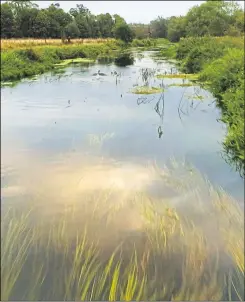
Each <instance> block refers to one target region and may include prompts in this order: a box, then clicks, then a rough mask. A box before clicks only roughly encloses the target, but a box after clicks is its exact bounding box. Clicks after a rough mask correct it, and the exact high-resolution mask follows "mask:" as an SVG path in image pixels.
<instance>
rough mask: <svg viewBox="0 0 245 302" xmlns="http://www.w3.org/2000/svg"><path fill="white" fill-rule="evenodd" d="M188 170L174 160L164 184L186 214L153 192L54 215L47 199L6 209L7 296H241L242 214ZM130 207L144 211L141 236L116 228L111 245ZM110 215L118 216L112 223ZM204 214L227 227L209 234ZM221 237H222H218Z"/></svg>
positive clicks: (100, 197) (101, 198)
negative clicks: (44, 210)
mask: <svg viewBox="0 0 245 302" xmlns="http://www.w3.org/2000/svg"><path fill="white" fill-rule="evenodd" d="M156 169H158V168H157V167H156ZM184 169H186V170H185V171H187V170H188V169H187V167H184ZM174 170H175V171H174ZM181 171H182V166H181V165H177V164H176V162H173V163H172V167H171V168H170V169H168V168H167V167H166V168H165V169H164V171H162V170H159V169H158V172H159V176H160V177H161V178H162V181H163V184H164V185H166V184H167V185H168V186H169V188H172V189H174V191H175V193H178V194H179V196H182V199H183V200H182V201H185V210H184V211H183V208H182V210H181V207H178V206H176V207H174V206H173V205H172V206H171V200H168V199H164V200H162V199H156V198H152V197H151V196H149V195H147V194H145V193H138V194H136V195H131V196H129V198H128V199H127V200H125V201H124V203H123V204H121V206H120V207H117V208H116V206H117V200H115V198H114V197H113V196H112V199H113V202H112V203H110V202H109V200H108V196H109V195H108V194H107V193H106V194H105V192H97V193H95V194H93V195H92V196H91V198H88V196H85V195H84V196H83V199H82V200H83V204H82V206H81V207H80V208H79V207H78V204H73V205H72V208H71V207H68V205H67V206H65V207H66V208H65V211H64V212H62V213H60V214H59V217H58V218H56V219H49V220H48V221H47V220H44V217H43V216H42V214H41V212H40V205H41V204H40V205H38V204H33V208H32V210H31V211H28V210H23V208H20V209H19V210H18V209H17V208H15V209H14V208H9V210H8V211H7V212H6V210H5V211H3V213H2V215H3V216H2V244H1V249H2V250H1V252H2V257H1V265H2V266H1V267H2V270H1V282H2V284H1V285H2V287H1V298H2V300H5V301H7V300H22V299H23V300H38V299H43V300H60V299H61V300H78V301H84V300H86V301H95V300H100V301H104V300H109V301H115V300H117V301H121V300H123V301H132V300H136V301H151V300H167V301H169V300H185V301H188V300H194V301H199V300H222V301H224V300H227V297H228V296H230V298H231V300H239V299H240V300H241V301H242V300H243V296H244V283H242V280H243V279H242V278H244V257H243V255H244V237H243V236H242V233H243V226H244V219H243V218H244V214H243V212H242V210H241V209H240V208H239V206H238V205H237V204H236V202H235V201H233V200H232V199H231V198H230V197H229V196H228V195H226V194H225V193H224V192H222V191H217V190H214V188H212V187H211V186H210V184H209V183H208V182H207V181H206V180H205V179H204V178H202V176H201V175H200V174H199V173H198V172H197V171H195V169H193V168H192V169H191V171H192V173H188V172H187V173H185V174H183V173H180V172H181ZM173 172H175V173H176V172H177V173H176V177H175V178H174V177H173V175H174V173H173ZM182 172H183V171H182ZM197 185H198V188H202V189H203V188H205V194H204V196H205V198H206V199H205V200H203V204H202V203H200V200H199V199H198V198H199V197H200V191H194V190H193V188H194V186H195V187H196V186H197ZM187 193H188V194H192V195H193V198H192V200H191V201H190V200H189V201H188V199H186V198H185V196H186V194H187ZM195 198H196V202H195V203H193V201H195ZM49 206H50V204H49ZM124 208H125V209H128V211H131V210H134V211H135V215H134V219H138V217H141V221H142V227H141V228H140V230H139V233H138V236H139V237H137V236H135V237H132V236H131V235H130V233H129V236H122V237H119V238H116V236H113V235H112V237H111V238H110V239H111V240H110V241H108V242H109V245H108V244H107V241H105V242H104V240H105V238H106V237H105V235H106V234H108V232H113V230H114V229H115V228H116V227H117V225H118V219H119V217H120V213H121V211H123V209H124ZM104 214H106V215H109V216H110V219H109V220H107V223H105V216H104ZM118 215H119V216H118ZM109 216H108V217H109ZM53 218H54V217H53ZM205 221H208V223H207V224H206V226H207V225H210V224H211V225H212V224H213V223H215V224H217V223H218V224H219V225H220V228H219V229H216V228H214V229H212V234H211V237H209V236H208V233H206V231H205V226H203V227H202V222H205ZM74 222H76V223H75V224H74ZM77 222H79V224H77ZM215 224H214V225H215ZM102 226H103V227H102ZM217 232H218V233H217ZM216 233H217V234H216ZM112 234H113V233H112ZM115 234H116V233H115ZM215 234H216V235H218V240H216V241H212V240H211V239H212V238H213V237H212V236H213V235H215ZM121 235H123V233H122V234H121ZM139 239H140V240H139ZM107 240H108V239H107ZM210 240H211V241H210ZM219 242H220V244H221V245H220V246H219ZM225 256H228V257H229V258H230V260H231V262H232V264H233V270H231V271H230V272H229V271H228V270H226V269H224V268H222V267H221V262H220V259H221V258H223V257H225ZM27 276H28V279H26V277H27ZM227 282H228V283H227ZM239 282H240V283H239Z"/></svg>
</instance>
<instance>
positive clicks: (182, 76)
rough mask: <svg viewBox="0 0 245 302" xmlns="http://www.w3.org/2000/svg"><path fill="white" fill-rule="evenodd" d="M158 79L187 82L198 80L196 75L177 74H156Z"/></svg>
mask: <svg viewBox="0 0 245 302" xmlns="http://www.w3.org/2000/svg"><path fill="white" fill-rule="evenodd" d="M157 78H158V79H164V78H167V79H188V80H198V74H192V73H189V74H188V73H179V74H158V75H157Z"/></svg>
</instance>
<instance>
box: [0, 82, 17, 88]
mask: <svg viewBox="0 0 245 302" xmlns="http://www.w3.org/2000/svg"><path fill="white" fill-rule="evenodd" d="M18 83H19V81H14V82H1V87H15V86H16V85H17V84H18Z"/></svg>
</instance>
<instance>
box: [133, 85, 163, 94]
mask: <svg viewBox="0 0 245 302" xmlns="http://www.w3.org/2000/svg"><path fill="white" fill-rule="evenodd" d="M131 92H132V93H134V94H153V93H161V92H163V88H161V87H149V86H138V87H135V88H134V89H132V90H131Z"/></svg>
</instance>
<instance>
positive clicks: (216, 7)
mask: <svg viewBox="0 0 245 302" xmlns="http://www.w3.org/2000/svg"><path fill="white" fill-rule="evenodd" d="M237 10H239V6H238V5H237V4H236V3H234V2H231V1H223V0H219V1H217V0H216V1H207V2H205V3H203V4H201V5H200V6H195V7H193V8H192V9H190V10H189V12H188V13H187V15H186V21H187V27H186V31H187V35H188V36H194V37H198V36H204V35H211V36H224V35H225V33H226V32H227V31H228V28H229V26H230V25H232V20H233V15H234V13H235V12H236V11H237Z"/></svg>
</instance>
